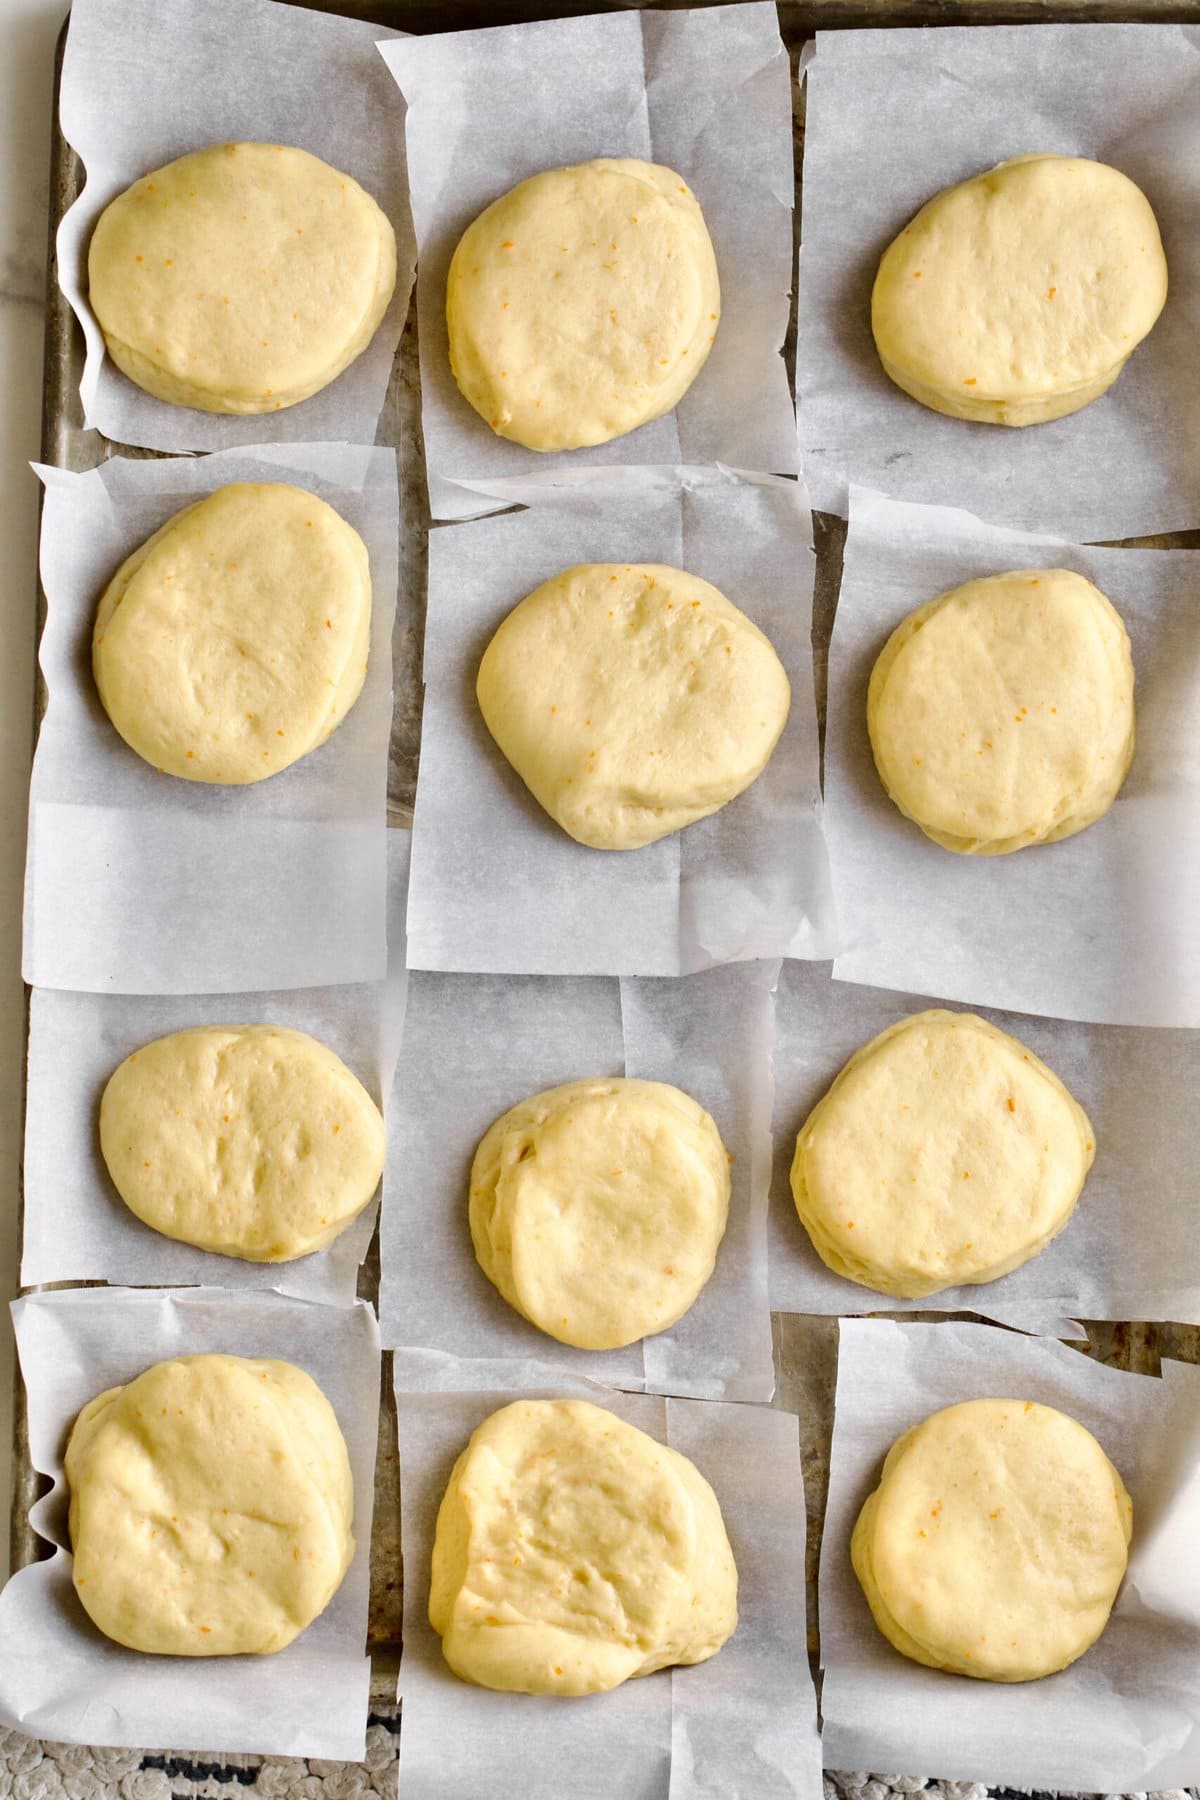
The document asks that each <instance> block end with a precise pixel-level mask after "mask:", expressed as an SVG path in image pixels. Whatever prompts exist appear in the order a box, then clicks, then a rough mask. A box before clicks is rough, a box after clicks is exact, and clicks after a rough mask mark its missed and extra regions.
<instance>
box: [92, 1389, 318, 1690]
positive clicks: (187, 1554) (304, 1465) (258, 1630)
mask: <svg viewBox="0 0 1200 1800" xmlns="http://www.w3.org/2000/svg"><path fill="white" fill-rule="evenodd" d="M66 1472H67V1482H68V1485H69V1487H70V1490H71V1512H70V1529H71V1545H72V1548H73V1551H74V1568H73V1579H74V1583H75V1591H76V1593H77V1594H78V1595H79V1598H80V1600H81V1601H82V1603H83V1607H84V1610H85V1611H86V1613H87V1614H88V1617H89V1618H90V1619H91V1620H92V1623H93V1624H94V1625H96V1626H98V1627H99V1629H100V1630H101V1631H102V1632H103V1633H104V1635H105V1637H110V1638H114V1639H115V1640H116V1642H117V1643H118V1644H124V1645H126V1646H127V1647H128V1648H129V1649H130V1650H148V1651H152V1652H153V1653H154V1654H156V1655H158V1656H246V1655H250V1656H258V1655H264V1654H266V1653H268V1652H270V1651H274V1650H282V1649H283V1648H284V1646H285V1645H286V1644H290V1643H291V1641H292V1639H293V1638H294V1637H297V1636H299V1634H300V1632H302V1631H303V1630H304V1629H305V1627H306V1626H308V1625H311V1623H312V1621H313V1620H314V1619H315V1618H316V1617H317V1615H318V1613H321V1612H324V1610H325V1608H326V1607H327V1606H328V1604H329V1602H330V1601H331V1600H332V1598H333V1596H334V1594H335V1593H336V1592H337V1590H338V1588H339V1587H340V1586H341V1582H342V1577H343V1576H344V1575H345V1573H346V1570H347V1569H348V1568H349V1567H350V1563H351V1560H352V1558H353V1556H354V1533H353V1530H352V1522H353V1517H354V1490H353V1483H352V1479H351V1474H350V1458H349V1456H348V1454H347V1451H346V1444H345V1440H344V1439H343V1437H342V1434H341V1431H340V1429H339V1427H338V1422H337V1419H336V1418H335V1416H334V1412H333V1408H332V1407H331V1406H330V1404H329V1402H328V1400H327V1399H326V1398H325V1396H324V1394H323V1393H322V1392H321V1390H320V1388H319V1387H318V1386H317V1384H316V1382H315V1381H313V1380H312V1378H311V1376H309V1375H306V1374H305V1373H304V1371H303V1369H297V1368H295V1367H294V1366H293V1365H292V1364H291V1363H286V1362H266V1361H261V1360H259V1359H257V1358H251V1357H241V1356H184V1357H178V1358H174V1359H172V1360H171V1361H170V1362H160V1363H155V1364H154V1365H153V1367H152V1368H149V1369H146V1370H145V1371H144V1372H143V1373H142V1374H141V1375H139V1376H138V1377H137V1379H136V1380H135V1381H131V1382H129V1383H128V1384H127V1385H126V1386H125V1387H115V1388H109V1389H108V1390H107V1392H105V1393H103V1394H98V1395H97V1397H96V1398H95V1399H94V1400H91V1401H89V1402H88V1404H87V1405H86V1406H85V1407H84V1409H83V1411H82V1412H81V1413H80V1415H79V1417H78V1418H77V1419H76V1421H75V1424H74V1427H73V1429H72V1431H71V1437H70V1441H69V1442H68V1444H67V1456H66Z"/></svg>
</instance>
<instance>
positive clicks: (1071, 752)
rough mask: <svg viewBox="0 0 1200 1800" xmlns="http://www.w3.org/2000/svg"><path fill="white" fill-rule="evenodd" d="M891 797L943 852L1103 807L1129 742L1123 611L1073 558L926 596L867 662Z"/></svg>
mask: <svg viewBox="0 0 1200 1800" xmlns="http://www.w3.org/2000/svg"><path fill="white" fill-rule="evenodd" d="M867 730H868V732H869V734H870V738H871V748H872V750H873V751H874V754H875V766H876V768H877V769H878V771H879V779H880V780H881V781H882V783H883V785H884V787H885V788H886V789H887V792H888V796H889V798H890V799H891V800H893V801H894V802H895V804H896V805H897V806H898V807H899V808H900V811H901V812H902V813H903V814H904V815H905V817H906V818H909V819H912V820H913V821H914V822H915V823H916V824H917V825H919V826H920V827H921V830H922V831H923V832H924V833H925V835H926V837H930V838H932V839H933V841H934V842H935V843H937V844H941V845H942V846H943V848H944V849H946V850H957V851H960V852H962V853H964V854H968V855H980V856H999V855H1003V854H1004V853H1006V852H1007V851H1010V850H1020V849H1023V848H1024V847H1025V846H1026V845H1029V844H1049V843H1053V842H1054V841H1055V840H1056V839H1058V838H1065V837H1072V836H1073V835H1074V833H1075V832H1077V831H1082V830H1083V829H1084V827H1085V826H1088V825H1092V824H1094V823H1095V821H1096V820H1097V819H1099V818H1101V817H1102V816H1103V815H1104V814H1105V813H1106V812H1107V811H1108V809H1109V807H1110V806H1111V805H1112V803H1113V801H1114V800H1115V799H1116V797H1117V794H1118V792H1119V791H1120V788H1121V784H1122V782H1123V781H1124V779H1125V777H1126V775H1127V774H1128V773H1129V765H1130V764H1131V763H1132V761H1133V750H1134V708H1133V656H1132V653H1131V651H1130V647H1129V636H1128V633H1127V632H1126V630H1125V627H1124V625H1123V624H1122V622H1121V618H1120V615H1119V614H1118V612H1117V610H1116V608H1115V607H1114V606H1113V605H1112V603H1111V601H1109V600H1107V599H1106V598H1105V596H1104V595H1103V594H1102V593H1101V592H1100V590H1099V588H1096V587H1093V586H1092V584H1091V582H1090V581H1085V580H1084V578H1083V576H1082V575H1076V574H1074V573H1073V572H1072V571H1071V570H1070V569H1018V570H1014V571H1013V572H1012V573H1010V574H1004V575H989V576H986V577H984V578H983V579H982V580H980V581H968V582H966V583H965V584H964V585H963V586H962V587H958V588H953V589H951V591H950V592H949V593H947V594H939V595H938V596H937V598H936V599H934V600H930V601H927V602H926V604H925V605H924V606H919V607H918V608H917V610H916V611H915V612H912V613H909V615H908V617H907V618H906V619H903V620H902V621H901V623H900V624H899V625H898V626H897V627H896V629H895V631H893V633H892V635H891V637H890V638H889V639H888V641H887V643H886V644H885V645H884V647H883V649H882V651H881V652H880V655H879V660H878V661H877V662H876V664H875V667H874V669H873V670H872V672H871V682H870V686H869V688H868V691H867Z"/></svg>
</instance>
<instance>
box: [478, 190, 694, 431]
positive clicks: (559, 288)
mask: <svg viewBox="0 0 1200 1800" xmlns="http://www.w3.org/2000/svg"><path fill="white" fill-rule="evenodd" d="M720 311H721V289H720V283H719V281H718V279H717V263H716V258H715V257H714V255H713V247H712V243H711V240H710V239H709V235H708V230H707V227H706V226H705V223H704V216H703V214H702V213H701V211H700V207H699V205H698V204H697V201H696V196H695V195H694V194H693V193H692V191H691V189H690V188H689V187H687V185H686V184H685V183H684V182H683V181H682V180H681V179H680V177H679V176H678V175H676V173H675V172H674V170H673V169H664V168H660V167H659V166H658V165H657V164H656V163H644V162H635V161H633V160H632V159H630V158H628V157H620V158H613V157H602V158H600V160H599V161H597V162H587V163H578V164H576V165H575V166H574V167H573V168H568V169H548V170H546V171H545V172H544V173H543V174H541V175H534V176H532V177H531V179H530V180H528V181H523V182H521V184H520V186H519V187H515V188H513V189H512V190H511V191H510V192H509V193H507V194H502V195H501V197H500V198H499V200H494V201H493V202H492V204H491V206H489V207H488V208H487V210H486V212H482V213H480V215H479V217H478V218H477V219H476V220H475V221H474V223H473V224H471V225H469V226H468V227H467V229H466V231H465V232H464V233H463V235H462V238H461V240H460V242H459V245H458V248H457V249H456V250H455V252H454V256H453V258H452V260H451V263H450V273H449V278H448V280H447V283H446V324H447V328H448V330H449V336H450V366H451V368H452V369H453V371H454V379H455V380H456V381H457V382H458V385H459V387H460V388H461V389H462V392H463V396H464V398H465V399H467V400H469V401H470V403H471V405H472V406H473V407H474V408H475V411H476V412H477V413H479V414H481V416H482V417H483V418H485V419H486V420H487V422H488V424H489V425H490V426H491V427H492V430H493V431H495V432H498V433H499V435H500V436H501V437H506V438H511V439H512V440H513V441H514V442H515V443H518V444H524V445H525V446H526V448H527V449H529V450H574V449H576V448H578V447H579V446H581V445H585V444H606V443H607V442H608V441H609V439H610V438H615V437H621V436H623V434H624V433H625V432H627V431H633V430H634V429H635V427H636V426H638V425H644V424H646V422H647V420H649V419H657V418H659V417H660V415H661V414H663V413H665V412H670V410H671V408H672V407H673V406H675V405H676V404H677V403H678V401H679V400H680V399H681V398H682V397H683V395H684V394H685V393H686V392H687V390H688V388H689V387H690V386H691V385H692V382H693V381H694V380H695V379H696V376H697V375H698V374H699V373H700V370H701V368H702V367H703V366H704V360H705V358H706V357H707V355H708V353H709V350H710V349H711V348H712V342H713V338H714V337H715V335H716V330H717V321H718V318H719V316H720Z"/></svg>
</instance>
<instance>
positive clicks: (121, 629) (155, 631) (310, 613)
mask: <svg viewBox="0 0 1200 1800" xmlns="http://www.w3.org/2000/svg"><path fill="white" fill-rule="evenodd" d="M370 641H371V570H370V565H369V563H368V559H367V547H366V545H365V544H364V543H363V541H362V539H361V538H360V537H359V535H358V533H357V532H356V531H355V530H353V529H352V527H351V526H349V525H347V523H346V521H345V520H344V519H343V518H342V517H341V516H340V515H339V514H338V513H336V512H334V510H333V508H332V507H331V506H326V504H325V502H324V501H323V500H318V499H317V497H316V495H315V494H310V493H309V492H308V491H307V489H305V488H298V487H289V486H286V485H285V484H283V483H280V482H263V483H248V482H233V483H231V484H230V485H229V486H228V487H223V488H218V489H217V491H216V493H215V494H210V495H209V497H208V498H207V499H206V500H200V501H197V502H196V504H195V505H194V506H188V507H185V508H184V510H183V511H182V512H180V513H176V515H175V517H174V518H173V519H168V520H167V523H166V524H165V525H164V526H162V527H161V529H160V530H158V531H156V532H155V533H154V535H153V537H150V538H147V540H146V542H145V543H144V544H142V545H141V546H140V547H139V548H138V549H137V550H135V551H134V552H133V554H132V556H128V557H126V559H125V561H124V562H123V563H122V564H121V566H120V568H119V569H118V570H117V572H116V574H115V575H114V576H113V578H112V580H111V581H110V582H109V584H108V586H107V587H106V588H105V590H104V593H103V595H102V596H101V600H100V605H99V607H98V609H97V612H96V625H95V631H94V633H93V638H92V668H93V671H94V674H95V678H96V686H97V688H98V689H99V691H100V699H101V701H102V703H103V705H104V710H105V712H106V713H107V714H108V716H109V718H110V719H111V720H112V722H113V724H114V725H115V726H116V728H117V730H118V731H119V732H120V734H121V736H122V737H123V738H124V739H125V742H126V743H127V744H128V745H129V747H130V749H131V750H136V752H137V754H138V755H139V756H140V757H142V758H143V759H144V760H145V761H146V762H148V763H151V764H152V765H153V766H154V768H156V769H158V770H160V771H161V772H163V773H164V774H167V775H178V776H180V777H181V778H182V779H183V780H184V781H208V782H228V783H231V784H234V785H238V786H241V785H244V784H245V783H247V782H251V781H263V780H265V779H266V777H267V776H268V775H277V774H278V773H279V771H280V769H286V768H287V767H288V765H289V764H290V763H294V762H296V761H298V760H299V758H300V757H302V756H307V754H308V752H309V751H310V750H315V749H316V748H317V746H318V745H319V744H323V743H324V742H325V739H326V738H327V737H328V736H329V735H330V733H331V732H333V731H334V730H336V728H337V727H338V726H339V725H340V724H341V722H342V720H343V719H344V718H345V716H346V714H347V713H348V712H349V711H350V708H351V707H352V706H353V705H354V702H355V701H356V700H357V699H358V696H359V694H360V693H361V692H362V685H363V681H364V680H365V678H366V672H367V654H368V651H369V649H370Z"/></svg>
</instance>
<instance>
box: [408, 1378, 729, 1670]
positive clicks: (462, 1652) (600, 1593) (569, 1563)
mask: <svg viewBox="0 0 1200 1800" xmlns="http://www.w3.org/2000/svg"><path fill="white" fill-rule="evenodd" d="M429 1619H430V1623H431V1624H432V1626H433V1628H434V1630H435V1631H436V1632H437V1633H438V1634H439V1636H440V1637H441V1639H442V1653H443V1655H444V1656H445V1658H446V1661H447V1662H448V1663H449V1665H450V1667H451V1668H452V1669H453V1670H454V1673H455V1674H456V1675H459V1676H461V1677H462V1679H463V1680H464V1681H474V1682H477V1683H478V1684H479V1685H480V1686H481V1687H489V1688H500V1689H503V1690H505V1691H508V1692H515V1693H522V1694H595V1693H600V1692H602V1691H604V1690H606V1689H608V1688H614V1687H617V1686H618V1685H619V1684H620V1683H621V1682H622V1681H627V1680H628V1679H629V1678H630V1676H632V1675H650V1674H652V1673H653V1672H654V1670H655V1669H663V1668H666V1667H668V1666H669V1665H670V1664H673V1663H698V1662H704V1661H705V1659H706V1658H708V1657H710V1656H714V1655H715V1654H716V1652H717V1651H718V1650H719V1649H720V1648H721V1645H722V1644H723V1643H724V1642H725V1640H726V1639H727V1638H728V1637H730V1636H731V1635H732V1633H733V1631H734V1630H735V1628H736V1626H737V1570H736V1568H735V1567H734V1562H733V1553H732V1551H731V1550H730V1548H729V1539H728V1538H727V1537H726V1535H725V1525H724V1521H723V1520H722V1518H721V1509H720V1507H719V1506H718V1504H717V1499H716V1495H715V1494H714V1493H713V1491H712V1489H711V1488H710V1487H709V1485H708V1483H707V1481H705V1479H704V1477H703V1476H702V1475H701V1474H700V1473H699V1472H698V1470H697V1469H696V1468H695V1467H694V1466H693V1464H692V1463H690V1462H689V1461H688V1460H687V1458H686V1457H685V1456H680V1455H679V1453H678V1452H677V1451H675V1450H669V1449H667V1448H666V1446H665V1445H663V1444H660V1443H658V1442H657V1441H656V1440H655V1439H654V1438H651V1437H647V1436H646V1434H645V1432H643V1431H638V1430H636V1429H635V1427H634V1426H632V1425H626V1424H625V1423H624V1421H623V1420H621V1419H618V1418H617V1417H616V1415H615V1414H614V1413H610V1412H606V1411H605V1410H604V1409H603V1408H602V1407H599V1406H590V1405H589V1404H588V1403H587V1402H586V1401H583V1400H518V1401H515V1402H514V1404H513V1405H511V1406H505V1407H502V1408H501V1410H500V1411H499V1412H497V1413H493V1414H492V1416H491V1418H490V1419H486V1420H485V1421H484V1423H483V1424H482V1425H481V1426H480V1427H479V1429H478V1430H477V1431H475V1432H473V1433H472V1435H471V1439H470V1442H469V1443H468V1445H467V1447H466V1449H465V1450H464V1451H463V1453H462V1455H461V1456H460V1457H459V1459H458V1461H457V1462H456V1463H455V1465H454V1469H453V1471H452V1473H451V1476H450V1484H449V1486H448V1487H447V1489H446V1494H445V1498H444V1499H443V1501H442V1504H441V1509H440V1511H439V1513H438V1519H437V1532H436V1536H435V1539H434V1546H433V1567H432V1579H431V1583H430V1591H429Z"/></svg>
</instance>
